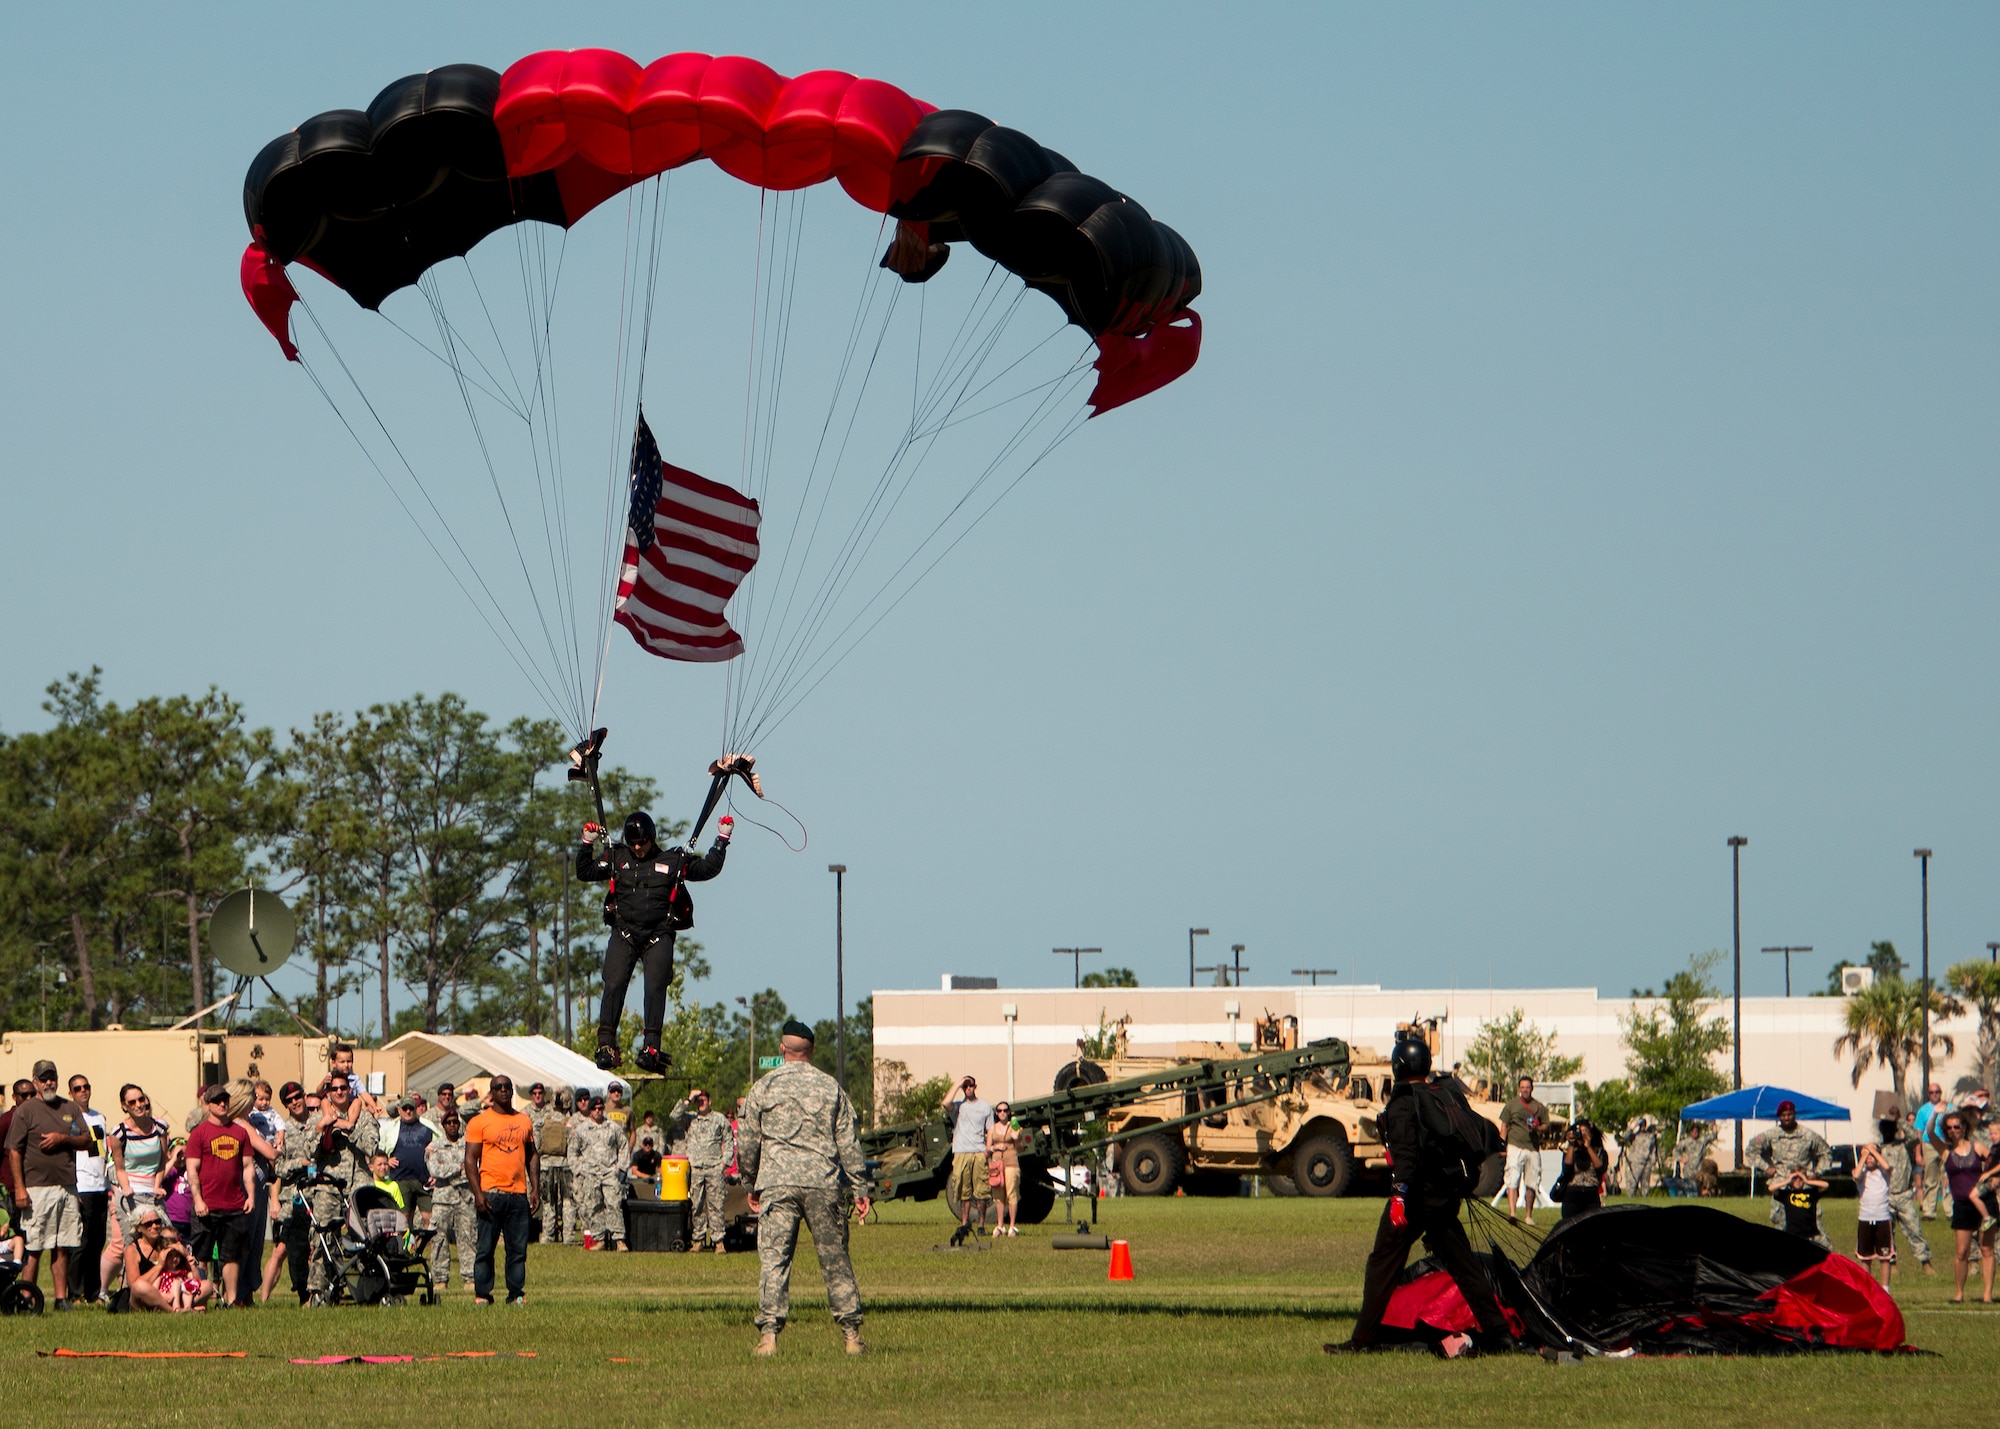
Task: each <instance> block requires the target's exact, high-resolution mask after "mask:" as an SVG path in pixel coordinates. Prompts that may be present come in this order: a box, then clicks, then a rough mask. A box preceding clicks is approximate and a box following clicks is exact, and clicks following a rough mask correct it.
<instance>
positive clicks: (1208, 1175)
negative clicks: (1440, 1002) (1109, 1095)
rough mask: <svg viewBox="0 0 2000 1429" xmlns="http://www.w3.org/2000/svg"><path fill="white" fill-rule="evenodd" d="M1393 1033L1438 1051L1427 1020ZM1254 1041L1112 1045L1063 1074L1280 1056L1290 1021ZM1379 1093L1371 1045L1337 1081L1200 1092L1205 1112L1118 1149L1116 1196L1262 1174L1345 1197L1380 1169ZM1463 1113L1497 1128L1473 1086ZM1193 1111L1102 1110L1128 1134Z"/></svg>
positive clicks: (1273, 1182)
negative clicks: (1161, 1047) (1142, 1051)
mask: <svg viewBox="0 0 2000 1429" xmlns="http://www.w3.org/2000/svg"><path fill="white" fill-rule="evenodd" d="M1398 1031H1399V1032H1406V1031H1407V1032H1416V1033H1419V1034H1421V1035H1422V1036H1423V1037H1424V1038H1425V1040H1426V1041H1428V1042H1429V1043H1430V1046H1431V1052H1432V1055H1433V1056H1434V1057H1435V1056H1436V1055H1437V1054H1438V1051H1439V1045H1438V1030H1437V1021H1436V1019H1427V1020H1425V1021H1422V1022H1414V1023H1405V1024H1403V1025H1402V1026H1401V1027H1399V1028H1398ZM1255 1036H1256V1044H1255V1046H1254V1047H1247V1048H1246V1047H1237V1046H1232V1045H1230V1044H1229V1043H1217V1042H1185V1043H1182V1044H1180V1045H1179V1046H1177V1047H1176V1048H1175V1055H1174V1056H1173V1057H1134V1056H1129V1055H1124V1054H1123V1041H1122V1039H1121V1040H1120V1041H1119V1043H1118V1046H1119V1049H1120V1055H1117V1056H1113V1057H1111V1058H1108V1059H1106V1060H1105V1061H1104V1062H1103V1063H1102V1064H1101V1070H1100V1066H1099V1064H1093V1063H1090V1062H1082V1061H1079V1062H1074V1063H1070V1064H1068V1065H1066V1066H1065V1067H1064V1069H1063V1070H1064V1071H1065V1072H1069V1073H1071V1074H1072V1076H1073V1077H1077V1078H1078V1079H1080V1080H1087V1081H1093V1082H1094V1081H1098V1080H1101V1079H1103V1078H1105V1077H1109V1078H1110V1079H1111V1080H1113V1081H1116V1080H1118V1079H1120V1078H1123V1077H1131V1076H1137V1075H1139V1074H1141V1073H1144V1072H1146V1071H1149V1070H1152V1069H1155V1068H1158V1067H1161V1066H1165V1065H1169V1064H1172V1063H1175V1062H1190V1061H1199V1060H1202V1059H1206V1058H1222V1057H1242V1056H1249V1055H1255V1054H1256V1053H1259V1052H1271V1051H1283V1050H1289V1049H1291V1048H1295V1047H1297V1046H1298V1042H1299V1026H1298V1019H1297V1018H1296V1017H1288V1016H1269V1015H1267V1016H1265V1017H1263V1018H1260V1019H1258V1021H1257V1022H1256V1024H1255ZM1086 1069H1088V1070H1086ZM1078 1074H1080V1076H1079V1075H1078ZM1059 1081H1060V1079H1059ZM1389 1086H1390V1072H1389V1061H1388V1058H1387V1057H1385V1056H1383V1055H1381V1054H1380V1053H1379V1052H1377V1051H1375V1050H1374V1049H1372V1048H1368V1047H1357V1048H1355V1049H1354V1060H1353V1063H1352V1066H1351V1069H1350V1071H1349V1073H1348V1075H1347V1077H1346V1079H1345V1080H1344V1081H1341V1082H1339V1083H1336V1082H1335V1081H1333V1080H1332V1079H1331V1078H1329V1077H1328V1076H1327V1075H1326V1074H1324V1073H1316V1074H1315V1075H1313V1076H1312V1077H1309V1078H1305V1079H1302V1080H1301V1081H1300V1082H1299V1084H1298V1086H1297V1089H1296V1090H1295V1091H1292V1092H1287V1093H1285V1094H1283V1095H1280V1096H1277V1097H1274V1098H1271V1099H1269V1100H1265V1101H1254V1102H1251V1103H1250V1104H1249V1105H1247V1106H1240V1107H1234V1106H1231V1105H1230V1104H1231V1103H1233V1102H1237V1101H1242V1100H1245V1099H1246V1098H1249V1097H1251V1096H1254V1095H1255V1093H1256V1092H1257V1091H1259V1090H1261V1089H1260V1088H1256V1087H1251V1086H1236V1087H1231V1088H1230V1090H1229V1094H1228V1095H1227V1096H1226V1097H1225V1096H1222V1095H1220V1094H1216V1093H1211V1094H1209V1097H1208V1098H1207V1100H1206V1101H1205V1102H1204V1103H1203V1104H1205V1105H1209V1106H1214V1107H1215V1108H1216V1109H1217V1110H1216V1112H1215V1114H1214V1115H1212V1116H1207V1117H1203V1118H1202V1119H1201V1120H1200V1121H1195V1122H1190V1123H1188V1124H1187V1125H1186V1126H1179V1127H1172V1128H1169V1129H1167V1130H1164V1131H1159V1132H1154V1133H1144V1132H1143V1131H1142V1132H1141V1134H1140V1135H1138V1136H1134V1137H1131V1138H1129V1139H1128V1140H1125V1141H1122V1142H1120V1143H1118V1168H1117V1169H1118V1172H1119V1175H1120V1176H1121V1177H1122V1178H1123V1180H1124V1184H1125V1190H1126V1192H1127V1193H1128V1194H1131V1195H1135V1196H1170V1195H1172V1194H1173V1193H1174V1190H1175V1189H1176V1188H1177V1187H1180V1186H1183V1185H1199V1184H1200V1183H1201V1182H1202V1181H1203V1180H1207V1181H1211V1182H1213V1181H1216V1180H1217V1179H1218V1178H1219V1177H1236V1176H1263V1177H1265V1178H1267V1184H1268V1185H1269V1186H1270V1188H1271V1189H1272V1190H1273V1191H1274V1192H1276V1193H1277V1194H1279V1195H1294V1194H1296V1195H1301V1196H1345V1195H1348V1194H1350V1193H1351V1192H1352V1191H1353V1190H1354V1188H1355V1184H1356V1182H1357V1181H1358V1180H1359V1179H1360V1175H1361V1172H1362V1171H1363V1170H1367V1169H1377V1168H1381V1167H1384V1166H1386V1165H1388V1161H1387V1159H1386V1158H1385V1157H1384V1155H1383V1148H1382V1142H1381V1136H1380V1132H1379V1131H1378V1130H1377V1128H1376V1124H1375V1119H1376V1117H1377V1116H1379V1115H1380V1114H1381V1111H1382V1106H1383V1103H1384V1101H1385V1100H1386V1099H1387V1097H1388V1094H1389ZM1184 1102H1189V1104H1185V1105H1184V1104H1183V1103H1184ZM1472 1106H1473V1110H1475V1111H1477V1112H1478V1113H1479V1114H1480V1115H1482V1116H1484V1117H1486V1118H1487V1119H1488V1120H1489V1121H1491V1122H1493V1123H1494V1124H1495V1125H1496V1126H1497V1125H1499V1121H1500V1109H1501V1103H1499V1102H1496V1101H1490V1100H1487V1099H1486V1096H1485V1094H1484V1090H1483V1088H1482V1089H1481V1090H1479V1091H1475V1092H1474V1094H1473V1098H1472ZM1199 1110H1201V1106H1200V1105H1194V1104H1192V1103H1191V1101H1190V1099H1188V1098H1164V1097H1163V1098H1157V1099H1155V1100H1152V1101H1145V1102H1138V1103H1134V1104H1132V1105H1128V1106H1122V1107H1119V1108H1118V1109H1117V1110H1115V1111H1113V1112H1112V1113H1110V1115H1109V1116H1108V1117H1107V1118H1106V1126H1105V1130H1106V1132H1107V1133H1108V1134H1112V1133H1117V1132H1124V1131H1133V1130H1137V1129H1140V1128H1143V1127H1145V1126H1146V1125H1148V1124H1149V1123H1157V1122H1165V1121H1171V1120H1174V1119H1175V1118H1178V1117H1185V1116H1189V1115H1192V1114H1193V1113H1195V1112H1197V1111H1199Z"/></svg>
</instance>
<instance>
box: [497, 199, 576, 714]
mask: <svg viewBox="0 0 2000 1429" xmlns="http://www.w3.org/2000/svg"><path fill="white" fill-rule="evenodd" d="M514 233H515V240H516V253H517V255H518V257H519V260H520V269H521V298H522V301H523V303H524V304H525V307H526V315H527V323H528V345H529V349H530V351H531V352H533V354H534V357H535V387H534V393H533V396H532V397H531V399H530V401H529V404H528V406H529V411H530V412H531V413H532V414H534V415H535V416H536V417H537V420H538V424H537V423H530V428H529V436H530V438H531V440H535V441H538V442H539V446H538V447H537V450H538V452H539V453H541V455H542V456H543V457H544V458H545V460H546V471H547V473H548V476H547V496H546V498H545V502H546V507H547V509H548V510H550V511H551V512H552V513H553V516H554V521H553V525H554V527H555V534H554V536H553V538H552V545H553V548H554V553H555V555H556V556H559V558H560V566H561V577H560V581H559V599H560V602H561V608H562V610H563V623H564V625H565V626H566V627H567V629H568V632H569V652H570V667H571V676H572V678H573V679H574V680H575V681H576V700H577V707H578V708H579V709H583V710H586V711H588V710H589V692H588V683H587V682H588V677H587V676H586V675H585V673H584V669H583V640H584V635H583V632H582V631H581V630H580V629H579V620H580V618H581V612H582V606H581V605H580V604H579V603H578V601H577V598H576V555H575V550H574V548H573V547H572V545H571V543H570V525H569V504H568V503H567V502H566V501H564V500H563V493H564V488H565V485H566V483H565V482H564V479H563V445H562V425H561V407H560V405H559V404H558V402H557V400H556V359H555V345H554V326H555V303H556V294H557V292H558V290H559V288H560V285H561V283H562V267H563V260H564V258H566V257H567V256H568V253H569V231H568V230H567V229H564V230H561V237H560V242H559V246H558V248H557V251H556V264H555V268H554V271H553V272H551V270H550V268H549V250H548V233H547V230H546V229H544V228H542V227H540V226H539V225H538V226H536V228H535V231H534V233H533V235H532V237H533V239H534V244H533V249H532V252H533V259H534V261H533V262H532V263H531V262H530V261H529V259H530V246H529V242H528V240H529V237H530V235H529V234H528V232H527V230H526V226H525V225H519V224H517V225H515V228H514ZM537 295H539V301H537ZM540 476H541V468H540V467H539V464H538V470H537V477H538V479H539V478H540ZM591 636H592V639H593V640H594V638H595V628H594V627H593V629H592V632H591ZM585 723H586V726H588V724H589V720H588V718H586V721H585Z"/></svg>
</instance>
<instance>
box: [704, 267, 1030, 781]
mask: <svg viewBox="0 0 2000 1429" xmlns="http://www.w3.org/2000/svg"><path fill="white" fill-rule="evenodd" d="M999 271H1000V269H999V266H998V265H997V264H996V265H994V266H993V267H992V268H990V269H989V270H988V273H987V277H986V281H985V282H983V283H982V284H981V285H980V290H979V293H978V294H977V295H975V297H974V299H973V303H972V305H971V306H970V307H969V308H968V310H967V315H966V317H965V318H964V319H963V320H962V321H961V322H960V324H959V328H958V331H957V332H956V333H955V334H954V335H953V339H952V342H951V344H950V345H949V346H948V347H947V349H946V352H945V356H944V357H943V358H942V359H941V360H940V361H939V364H938V367H937V370H936V371H935V372H934V373H933V375H932V380H931V385H930V388H929V390H928V391H927V392H925V393H924V394H923V395H922V396H921V397H920V399H919V402H918V406H917V409H916V411H915V412H913V413H912V418H911V426H910V427H908V428H906V429H905V431H904V433H903V435H902V437H901V439H900V440H899V441H898V443H897V446H896V449H895V451H894V452H893V453H892V455H891V457H890V459H889V461H888V463H887V464H886V465H885V466H884V468H883V471H882V474H881V476H880V477H879V478H878V479H877V481H876V485H875V488H874V490H873V491H872V492H871V493H870V495H869V498H868V500H867V502H866V503H865V504H864V506H863V509H862V511H861V514H860V515H859V516H858V517H857V518H856V520H855V522H854V525H853V527H852V528H851V529H850V531H849V533H848V536H847V538H846V540H845V541H844V542H843V543H842V545H841V548H840V550H839V552H838V553H837V555H836V558H835V560H834V562H833V564H832V565H831V567H830V568H829V570H828V571H827V572H826V574H825V575H824V576H823V577H822V579H821V582H820V585H819V588H818V590H817V591H816V593H815V595H814V597H813V600H812V602H811V603H810V604H809V606H808V610H807V614H806V616H805V618H804V620H803V621H802V623H801V624H800V626H799V627H798V628H797V629H796V630H795V631H794V632H792V634H791V636H790V638H789V639H788V640H787V641H786V645H785V650H784V652H783V655H782V656H781V658H780V663H779V665H778V667H777V673H776V674H775V677H774V678H775V682H776V688H777V689H779V690H782V689H783V688H784V687H785V685H786V684H787V682H789V681H790V680H791V678H792V675H793V672H794V671H795V670H796V669H797V668H798V665H799V663H800V661H801V660H803V659H805V658H806V656H807V655H808V654H809V653H810V651H811V649H812V645H813V642H814V641H815V640H816V639H817V637H818V635H819V633H820V632H821V630H823V629H824V628H825V626H826V624H827V622H828V621H829V620H830V619H831V618H832V615H833V611H834V609H835V608H836V606H837V605H838V603H839V601H840V600H841V598H842V596H844V595H845V593H846V591H847V589H848V588H849V587H850V586H851V585H852V583H853V581H854V579H855V577H856V575H857V574H858V572H859V571H860V569H861V566H862V564H863V563H864V562H865V561H866V558H867V556H868V554H869V552H870V551H872V549H873V548H874V545H875V542H876V541H877V540H878V539H879V537H880V536H881V534H882V531H883V529H884V528H885V527H886V525H887V522H888V521H889V519H890V517H891V516H892V515H893V514H894V512H895V510H896V508H897V507H898V506H899V505H900V503H901V501H902V498H903V496H904V494H906V493H907V492H908V490H909V487H910V484H911V483H912V482H913V481H914V480H915V478H916V476H917V474H918V472H919V471H920V470H921V469H922V466H923V464H924V461H925V459H926V458H927V457H928V456H929V454H930V451H931V449H932V447H933V446H934V445H935V443H936V436H935V435H933V436H932V437H931V438H930V440H929V441H928V442H926V443H925V445H924V447H923V450H922V451H921V452H918V453H917V454H916V456H915V459H914V460H913V461H912V460H910V455H911V452H912V450H913V446H914V439H915V435H916V427H917V424H918V423H920V422H921V421H923V420H924V419H925V418H926V417H927V416H928V415H929V414H930V413H931V412H934V411H935V410H936V409H937V404H938V403H939V402H940V401H941V400H942V399H943V397H944V396H945V395H946V394H947V393H949V394H951V396H952V405H953V406H954V407H955V406H956V405H957V403H958V402H959V401H961V400H963V397H964V393H965V390H966V387H967V386H968V385H969V384H970V382H971V381H972V379H973V378H974V377H975V376H976V375H977V373H978V371H979V368H980V366H981V365H982V364H983V363H984V361H985V359H986V357H987V356H988V355H989V354H990V352H991V351H992V348H993V346H994V345H995V344H997V343H998V342H999V340H1000V338H1001V336H1002V335H1003V333H1004V332H1005V329H1006V324H1007V321H1008V320H1009V319H1011V318H1012V316H1013V314H1014V313H1015V312H1016V311H1018V310H1019V307H1020V305H1021V301H1022V299H1023V298H1025V296H1026V291H1027V290H1026V289H1022V290H1021V291H1020V292H1019V293H1017V294H1016V295H1015V297H1014V300H1013V301H1012V302H1011V303H1009V304H1008V305H1007V307H1006V309H1005V311H1004V312H1003V313H1002V315H1001V317H1000V320H999V322H998V323H997V324H992V325H991V331H990V332H989V333H987V334H986V335H985V337H984V338H983V339H981V338H979V337H978V334H979V333H980V331H981V329H982V328H983V327H986V326H988V325H989V323H990V320H991V317H992V313H993V311H994V309H995V308H996V306H997V304H998V301H999V298H1000V297H1001V296H1002V295H1003V294H1004V292H1005V287H1004V285H1001V286H996V285H995V284H994V282H993V279H994V277H995V275H996V274H998V273H999ZM969 333H970V334H972V335H973V338H972V340H969V339H968V334H969ZM961 350H963V356H961V355H960V354H961ZM899 477H900V480H899V479H898V478H899ZM981 479H982V480H983V479H984V478H983V477H982V478H981ZM954 509H956V508H954ZM919 550H921V547H919ZM906 564H907V563H906ZM864 609H865V607H864ZM849 623H850V625H851V624H852V622H851V621H850V622H849ZM870 628H871V629H872V628H873V627H872V626H871V627H870ZM823 653H824V652H822V654H823ZM815 663H816V661H815ZM770 684H771V681H770V680H768V679H767V681H766V687H767V688H768V687H770ZM771 698H772V699H774V700H775V699H777V698H782V696H781V695H774V696H772V697H771ZM755 703H756V704H757V705H758V706H759V707H761V710H762V711H763V712H768V703H767V701H766V699H765V697H764V695H763V693H762V692H761V691H760V694H759V696H758V699H757V700H756V702H755ZM741 743H742V741H739V744H741Z"/></svg>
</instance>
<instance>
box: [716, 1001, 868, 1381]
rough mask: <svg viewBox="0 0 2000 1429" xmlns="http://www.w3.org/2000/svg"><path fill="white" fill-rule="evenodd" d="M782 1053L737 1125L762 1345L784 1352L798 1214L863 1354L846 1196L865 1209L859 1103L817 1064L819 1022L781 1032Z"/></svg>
mask: <svg viewBox="0 0 2000 1429" xmlns="http://www.w3.org/2000/svg"><path fill="white" fill-rule="evenodd" d="M778 1051H779V1053H780V1055H781V1056H782V1057H783V1059H784V1060H783V1061H781V1062H780V1063H779V1064H778V1067H777V1069H776V1070H775V1071H772V1072H770V1073H768V1074H767V1075H766V1076H764V1077H763V1078H762V1079H761V1080H760V1081H758V1082H757V1084H756V1085H755V1086H753V1087H751V1088H750V1094H749V1095H748V1096H746V1097H745V1098H744V1099H743V1117H742V1121H741V1124H740V1125H739V1126H738V1128H737V1138H738V1140H737V1156H738V1159H739V1162H740V1164H741V1166H742V1170H743V1178H744V1179H745V1180H746V1181H749V1182H750V1183H751V1185H752V1186H754V1187H755V1188H756V1189H754V1190H753V1191H752V1192H751V1193H750V1210H751V1212H752V1214H754V1215H755V1216H756V1217H757V1256H758V1260H759V1274H758V1278H757V1329H758V1331H759V1339H758V1341H757V1348H756V1350H755V1353H756V1354H759V1355H774V1354H776V1353H777V1352H778V1333H779V1331H781V1330H783V1329H784V1328H785V1320H786V1319H787V1318H788V1316H789V1315H790V1313H791V1284H792V1255H793V1252H795V1251H796V1250H797V1249H798V1244H799V1222H800V1221H804V1222H805V1223H806V1225H807V1226H809V1227H810V1228H811V1230H812V1238H813V1248H814V1249H815V1250H817V1251H818V1252H819V1269H820V1274H821V1275H822V1276H823V1277H825V1280H826V1298H827V1303H828V1305H829V1306H830V1307H831V1308H832V1310H833V1319H834V1323H835V1324H837V1325H839V1326H840V1328H841V1331H842V1333H843V1334H845V1336H846V1337H847V1345H846V1348H847V1353H849V1354H851V1355H858V1354H864V1353H866V1352H867V1349H868V1346H867V1345H865V1344H863V1343H862V1340H861V1289H860V1287H859V1286H857V1285H856V1284H855V1283H854V1266H853V1264H852V1263H851V1262H850V1261H849V1260H848V1258H847V1204H848V1196H849V1195H850V1194H851V1195H852V1196H853V1197H854V1213H855V1214H856V1215H859V1216H863V1217H865V1216H866V1215H867V1214H868V1204H869V1202H868V1163H867V1162H866V1160H864V1159H863V1157H862V1155H861V1143H860V1141H859V1139H858V1138H857V1136H856V1132H855V1118H854V1104H853V1103H852V1102H850V1101H849V1100H848V1099H847V1093H846V1092H845V1091H843V1090H842V1089H841V1086H840V1084H839V1083H838V1082H836V1081H834V1079H833V1078H832V1077H829V1076H828V1075H827V1074H826V1073H825V1072H822V1071H821V1070H819V1068H817V1067H815V1066H814V1065H813V1064H812V1051H813V1033H812V1028H810V1027H808V1026H806V1024H805V1023H803V1022H800V1021H798V1020H796V1019H794V1020H792V1021H790V1022H787V1023H786V1024H785V1025H784V1028H783V1029H782V1032H781V1035H780V1036H779V1039H778Z"/></svg>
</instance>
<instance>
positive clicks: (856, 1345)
mask: <svg viewBox="0 0 2000 1429" xmlns="http://www.w3.org/2000/svg"><path fill="white" fill-rule="evenodd" d="M847 1352H848V1353H849V1354H850V1355H865V1354H867V1353H868V1346H867V1344H866V1343H864V1342H863V1340H862V1338H861V1332H860V1331H859V1330H849V1331H848V1332H847Z"/></svg>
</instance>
